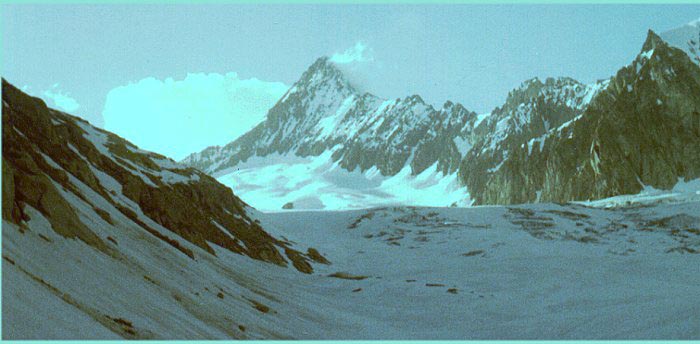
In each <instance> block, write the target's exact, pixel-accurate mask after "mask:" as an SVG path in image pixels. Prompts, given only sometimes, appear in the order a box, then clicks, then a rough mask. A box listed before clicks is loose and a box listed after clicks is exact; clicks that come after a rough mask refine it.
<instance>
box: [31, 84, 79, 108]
mask: <svg viewBox="0 0 700 344" xmlns="http://www.w3.org/2000/svg"><path fill="white" fill-rule="evenodd" d="M58 86H59V84H58V83H55V84H53V85H52V86H51V88H50V89H48V90H45V91H44V92H42V93H41V94H42V96H43V98H44V100H47V101H51V102H52V103H53V105H54V106H55V107H57V108H58V109H60V110H63V111H65V112H68V113H72V112H73V111H75V110H77V109H78V108H79V107H80V104H78V102H77V101H76V100H75V99H73V98H71V97H70V95H69V94H68V93H64V92H63V91H61V90H59V89H58ZM22 90H23V91H27V90H29V87H28V86H26V85H25V86H24V87H22Z"/></svg>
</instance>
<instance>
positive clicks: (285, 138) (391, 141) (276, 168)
mask: <svg viewBox="0 0 700 344" xmlns="http://www.w3.org/2000/svg"><path fill="white" fill-rule="evenodd" d="M478 119H479V116H477V115H476V114H475V113H473V112H470V111H468V110H466V109H465V108H464V107H463V106H461V105H460V104H453V103H451V102H447V103H445V105H444V106H443V107H442V108H441V109H434V108H433V107H432V106H430V105H427V104H426V103H425V102H424V101H423V100H422V99H421V98H420V97H419V96H417V95H414V96H411V97H407V98H404V99H394V100H385V99H380V98H378V97H376V96H374V95H372V94H369V93H359V92H358V91H357V90H356V89H355V88H354V87H353V86H352V85H350V83H349V82H348V81H347V79H346V78H345V77H344V76H343V74H342V73H341V72H340V71H339V70H338V68H337V67H336V66H335V65H334V64H333V63H331V62H330V61H329V60H328V58H326V57H323V58H320V59H318V60H317V61H316V62H315V63H314V64H313V65H311V67H309V69H308V70H307V71H306V72H304V74H303V75H302V76H301V78H300V80H299V81H297V82H296V83H295V84H294V85H293V86H292V88H291V89H290V90H289V91H288V92H287V94H285V95H284V97H282V99H280V101H279V102H278V103H277V104H276V105H275V106H274V107H273V108H272V109H271V110H270V111H269V113H268V115H267V119H266V120H265V121H264V122H263V123H261V124H260V125H258V126H257V127H255V128H254V129H252V130H251V131H250V132H248V133H247V134H245V135H243V136H242V137H240V138H239V139H237V140H235V141H234V142H232V143H230V144H228V145H226V146H224V147H210V148H207V149H205V150H204V151H202V152H200V153H196V154H192V155H190V156H189V157H187V158H186V159H184V160H183V163H184V164H186V165H189V166H192V167H196V168H198V169H201V170H202V171H205V172H207V173H209V174H211V175H213V176H216V177H217V178H218V179H219V180H220V181H222V182H223V183H225V184H227V185H230V186H232V187H234V188H235V189H236V190H239V191H238V192H242V193H246V194H247V193H248V192H253V193H259V196H258V197H254V199H256V200H261V201H262V203H258V204H256V205H257V206H261V207H262V208H266V206H268V205H269V208H272V209H280V207H281V206H282V204H284V203H286V202H295V203H296V205H297V207H298V206H302V207H304V206H305V205H306V207H311V208H334V207H340V208H345V207H351V208H352V207H367V206H370V205H381V204H384V203H385V202H390V203H391V202H400V201H397V200H396V196H397V193H396V192H395V191H392V190H395V188H394V186H395V185H396V184H404V182H409V183H411V182H412V183H420V184H422V185H421V186H424V188H423V189H425V190H424V191H425V192H424V193H422V194H423V195H427V194H428V193H431V192H432V191H429V190H432V189H430V187H429V186H428V187H427V189H426V187H425V186H426V185H428V184H430V186H435V184H436V183H437V181H441V180H443V179H444V180H446V181H447V179H445V176H451V181H448V182H447V183H443V184H445V185H440V186H437V188H439V189H440V192H441V193H443V194H444V193H446V190H448V189H450V191H451V193H452V197H447V198H446V199H444V200H443V202H445V204H442V205H450V204H451V203H455V202H459V201H461V200H464V199H465V198H466V193H465V192H464V190H459V189H460V187H459V186H458V185H456V184H457V183H456V174H455V172H456V170H457V168H458V166H459V162H460V161H461V159H462V157H463V154H464V152H466V151H467V150H468V149H469V146H470V145H471V142H472V137H471V132H472V128H473V127H474V124H475V123H476V122H477V121H478ZM251 165H252V166H253V167H250V168H248V167H249V166H251ZM292 166H297V167H298V168H297V169H294V168H293V167H292ZM263 168H267V169H268V170H270V171H269V172H270V173H266V172H265V171H263ZM298 169H302V170H304V169H305V170H310V169H313V171H311V172H309V173H299V172H301V171H298ZM241 170H242V171H241ZM281 170H286V171H295V174H289V175H285V174H284V171H281ZM355 171H356V173H352V172H355ZM247 172H248V173H247ZM280 172H282V173H280ZM420 174H423V179H421V178H418V179H416V178H414V177H415V176H417V175H420ZM397 175H400V176H399V177H397V178H394V179H392V178H389V177H395V176H397ZM438 175H439V177H438ZM448 178H449V177H448ZM271 179H275V180H274V181H273V180H271ZM428 179H430V180H431V181H427V182H426V180H428ZM348 180H352V181H351V182H349V183H348ZM290 181H292V182H291V183H290ZM299 184H302V186H299ZM249 186H250V188H249ZM299 187H305V188H306V191H305V192H297V194H298V195H299V196H294V195H290V192H291V190H292V189H297V188H299ZM418 189H420V186H419V187H418ZM263 190H264V192H262V193H261V191H263ZM319 190H323V192H320V193H322V194H323V196H322V198H324V199H323V200H322V199H321V196H318V194H319V192H318V191H319ZM413 191H414V192H417V191H416V189H413ZM406 194H410V193H409V192H407V193H406ZM336 196H337V197H336ZM265 200H273V202H272V203H270V204H267V203H264V201H265ZM448 201H449V203H447V202H448Z"/></svg>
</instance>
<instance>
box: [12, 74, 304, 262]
mask: <svg viewBox="0 0 700 344" xmlns="http://www.w3.org/2000/svg"><path fill="white" fill-rule="evenodd" d="M2 99H3V104H2V125H3V126H2V144H3V150H2V157H3V162H2V183H3V185H2V190H3V193H2V197H3V198H2V200H3V207H2V217H3V219H5V220H7V221H9V222H11V223H14V224H18V225H20V227H19V228H24V229H23V230H26V229H29V230H31V228H28V227H27V225H26V222H27V221H28V220H30V216H29V215H28V213H27V211H26V209H27V207H31V208H33V209H36V210H37V211H39V212H40V213H41V214H42V215H43V216H44V217H45V218H46V219H48V221H49V222H50V223H51V227H52V228H53V230H54V231H56V232H57V233H58V234H60V235H62V236H64V237H68V238H77V239H79V240H81V241H83V242H85V243H86V244H88V245H91V246H93V247H95V248H96V249H98V250H100V251H102V252H105V253H109V254H113V255H116V253H115V251H114V250H113V249H112V248H111V247H112V246H111V245H112V243H109V242H107V241H106V238H103V237H99V236H97V235H96V234H95V233H94V232H93V231H92V230H91V227H94V226H101V227H109V226H128V227H135V228H138V229H140V230H145V231H147V232H148V233H150V234H152V235H154V236H156V237H158V238H159V239H162V240H164V241H165V242H167V243H168V244H170V245H171V246H173V247H175V248H177V249H178V250H180V251H181V252H182V253H184V254H186V255H187V256H189V257H190V258H193V259H195V258H196V254H195V252H194V250H193V249H192V248H190V247H191V246H190V245H186V244H184V243H183V241H182V240H183V239H184V240H186V241H188V242H190V243H192V244H194V245H196V246H197V247H199V248H201V249H203V250H204V251H206V252H208V253H210V254H215V252H214V250H213V249H212V246H211V245H212V244H213V245H218V246H220V247H223V248H226V249H228V250H230V251H232V252H235V253H240V254H244V255H247V256H249V257H251V258H254V259H258V260H263V261H267V262H271V263H274V264H278V265H287V259H289V260H291V261H292V263H293V265H294V267H296V268H297V269H298V270H300V271H303V272H311V271H312V267H311V265H310V264H309V263H308V261H309V258H308V257H306V255H304V254H302V253H300V252H298V251H296V250H294V249H292V248H291V247H289V245H288V244H287V243H285V242H283V241H280V240H278V239H276V238H274V237H272V236H271V235H269V234H268V233H266V232H265V231H264V230H263V228H262V227H261V226H260V225H259V224H258V223H256V222H255V221H254V220H253V219H252V218H251V217H250V216H249V214H248V212H247V211H248V209H250V208H248V207H247V206H246V204H245V203H243V202H242V201H241V200H240V199H238V198H237V197H236V196H234V195H233V193H232V192H231V190H230V189H229V188H227V187H225V186H223V185H221V184H219V183H218V182H217V181H216V180H215V179H214V178H211V177H209V176H207V175H206V174H204V173H201V172H199V171H197V170H195V169H192V168H187V167H184V166H181V165H179V164H177V163H175V162H173V161H172V160H169V159H166V158H165V157H163V156H160V155H158V154H155V153H150V152H146V151H142V150H139V149H138V148H137V147H135V146H134V145H132V144H131V143H129V142H127V141H126V140H123V139H121V138H119V137H118V136H116V135H114V134H111V133H108V132H105V131H103V130H100V129H97V128H94V127H92V126H90V125H89V124H88V123H87V122H85V121H83V120H81V119H79V118H76V117H73V116H70V115H68V114H65V113H62V112H59V111H56V110H53V109H49V108H47V107H46V104H45V103H44V102H43V101H41V100H40V99H38V98H33V97H30V96H28V95H26V94H24V93H22V92H21V91H19V90H18V89H16V88H15V87H14V86H12V85H10V84H9V83H7V82H6V81H5V80H3V81H2ZM77 204H81V205H82V207H83V208H81V206H78V205H77ZM115 217H119V218H115ZM159 226H162V228H166V229H168V230H169V231H171V232H170V233H168V232H167V231H162V230H159V229H156V227H159ZM188 246H190V247H188ZM285 256H286V258H285Z"/></svg>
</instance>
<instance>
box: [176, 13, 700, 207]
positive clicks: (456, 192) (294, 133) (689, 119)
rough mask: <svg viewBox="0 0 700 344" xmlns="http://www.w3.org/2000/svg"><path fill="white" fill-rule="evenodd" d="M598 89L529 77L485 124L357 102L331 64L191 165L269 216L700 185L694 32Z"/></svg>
mask: <svg viewBox="0 0 700 344" xmlns="http://www.w3.org/2000/svg"><path fill="white" fill-rule="evenodd" d="M662 36H663V37H664V38H665V39H666V41H665V40H664V39H662V38H661V37H659V36H658V35H656V34H655V33H654V32H652V31H649V33H648V37H647V39H646V41H645V42H644V44H643V47H642V49H641V51H640V53H639V54H638V56H637V57H636V58H635V60H634V61H632V63H631V64H629V65H627V66H625V67H623V68H622V69H620V70H619V71H618V72H617V73H616V75H615V76H613V77H611V78H610V79H607V80H600V81H598V82H595V83H593V84H588V85H586V84H582V83H580V82H578V81H576V80H573V79H571V78H556V79H555V78H548V79H546V80H540V79H537V78H535V79H531V80H528V81H525V82H524V83H523V84H522V85H520V87H518V88H516V89H514V90H513V91H511V92H510V93H509V95H508V97H507V99H506V102H505V103H504V104H503V105H502V106H500V107H497V108H496V109H494V110H493V111H491V112H490V113H488V114H476V113H474V112H472V111H469V110H468V109H466V108H465V107H464V106H462V105H461V104H457V103H452V102H446V103H445V104H444V105H443V106H442V108H440V109H435V108H433V107H432V106H430V105H428V104H426V103H425V102H424V101H423V100H422V99H421V97H420V96H418V95H413V96H410V97H406V98H403V99H389V100H387V99H381V98H379V97H377V96H374V95H372V94H370V93H361V92H359V91H357V90H356V89H355V88H354V87H353V86H352V85H351V83H350V82H348V80H347V78H345V76H344V75H343V73H342V72H341V71H340V70H339V69H338V68H337V67H336V66H335V65H334V64H333V63H331V62H330V61H329V60H328V59H327V58H325V57H322V58H320V59H318V60H317V61H316V62H314V63H313V64H312V65H311V66H310V67H309V68H308V70H307V71H306V72H304V73H303V74H302V76H301V78H300V79H299V81H297V82H296V83H294V85H293V86H292V87H291V88H290V90H289V91H288V92H287V93H286V94H285V95H284V96H283V97H282V98H281V99H280V100H279V101H278V102H277V104H276V105H275V106H274V107H273V108H272V109H270V111H269V112H268V115H267V118H266V120H265V121H264V122H262V123H260V124H259V125H258V126H256V127H255V128H254V129H252V130H251V131H250V132H248V133H246V134H245V135H243V136H241V137H240V138H238V139H236V140H235V141H233V142H231V143H229V144H227V145H225V146H223V147H219V146H215V147H209V148H207V149H205V150H203V151H202V152H199V153H195V154H192V155H190V156H188V157H187V158H186V159H184V160H183V161H182V163H183V164H185V165H188V166H191V167H195V168H197V169H200V170H202V171H204V172H206V173H208V174H210V175H212V176H215V177H217V178H218V179H219V180H220V181H221V182H223V183H224V184H226V185H229V186H231V187H233V188H234V189H235V190H238V192H239V193H240V194H241V195H242V197H244V198H245V199H247V200H249V201H250V202H251V203H252V204H254V205H256V206H259V207H261V208H263V209H279V208H280V207H281V206H282V205H283V204H287V208H292V207H294V206H296V207H297V208H299V207H301V208H326V209H334V208H361V207H367V206H373V205H383V204H395V203H401V204H415V205H435V206H448V205H469V204H511V203H524V202H539V201H556V202H564V201H571V200H588V199H598V198H604V197H609V196H614V195H620V194H629V193H637V192H639V191H640V190H641V189H642V188H644V187H647V186H651V187H655V188H662V189H668V188H671V187H673V186H674V184H675V183H676V182H677V181H678V180H679V179H681V180H690V179H695V178H698V177H700V161H699V160H698V157H700V154H699V153H700V137H699V136H698V135H700V134H699V132H698V126H699V125H700V124H699V123H700V117H698V116H699V115H698V111H700V103H699V101H700V98H699V97H700V79H698V77H699V75H700V70H699V69H698V64H697V63H698V62H699V61H700V58H698V50H697V47H698V39H699V38H700V37H699V36H700V28H698V24H697V23H691V24H688V25H686V26H684V27H682V28H679V29H677V30H672V31H669V32H667V33H664V34H663V35H662Z"/></svg>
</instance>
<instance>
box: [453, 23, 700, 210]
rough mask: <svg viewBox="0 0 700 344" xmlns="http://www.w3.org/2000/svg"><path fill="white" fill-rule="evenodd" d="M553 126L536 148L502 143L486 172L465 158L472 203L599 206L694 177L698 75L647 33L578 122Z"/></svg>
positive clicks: (699, 148) (697, 169)
mask: <svg viewBox="0 0 700 344" xmlns="http://www.w3.org/2000/svg"><path fill="white" fill-rule="evenodd" d="M561 113H565V112H561ZM563 120H566V118H563V119H562V120H560V121H559V123H562V121H563ZM553 127H555V128H556V129H554V130H550V131H549V132H547V133H545V134H544V135H543V136H542V137H540V138H538V139H537V141H538V142H537V143H539V144H533V142H532V141H526V140H524V139H517V138H516V136H512V135H511V136H508V139H511V140H512V142H511V144H510V145H509V146H508V147H507V150H505V152H507V154H504V157H503V158H502V160H501V162H500V163H499V168H497V169H495V170H489V171H487V172H488V173H484V170H485V166H484V165H486V166H488V163H486V162H483V161H482V159H480V156H479V154H478V152H474V151H472V152H470V155H469V156H468V157H467V158H466V159H465V160H464V162H463V164H462V168H461V170H460V175H461V176H462V178H463V180H464V182H465V183H466V184H467V186H468V188H469V190H470V193H471V194H472V197H473V199H475V201H476V202H477V203H479V204H508V203H523V202H534V201H557V202H562V201H569V200H586V199H598V198H605V197H609V196H614V195H620V194H635V193H638V192H639V191H640V190H641V189H642V188H643V187H644V186H646V185H648V186H652V187H655V188H659V189H670V188H672V187H673V186H674V185H675V184H676V183H677V182H678V180H679V179H684V180H686V181H687V180H690V179H695V178H698V177H700V69H698V66H697V65H696V64H694V63H693V62H692V61H691V59H690V58H689V57H688V55H686V54H685V53H684V52H683V51H681V50H679V49H676V48H673V47H670V46H669V45H668V44H667V43H666V42H664V41H663V40H661V39H660V38H659V37H658V36H657V35H656V34H655V33H653V32H651V31H650V32H649V34H648V37H647V40H646V42H645V43H644V46H643V48H642V51H641V52H640V54H639V55H638V56H637V58H636V59H635V60H634V61H633V62H632V63H631V64H630V65H628V66H626V67H624V68H622V69H621V70H620V71H618V73H617V74H616V75H615V76H614V77H613V78H612V79H611V80H610V81H609V85H607V87H605V88H604V90H602V91H601V92H600V93H599V94H598V95H597V96H595V97H593V98H592V101H591V103H590V105H589V106H588V107H587V108H586V109H585V111H583V112H582V114H581V116H578V117H574V118H571V116H569V121H568V122H564V123H563V124H561V125H560V126H556V124H555V125H554V126H553ZM487 161H489V160H488V159H487ZM489 162H490V163H493V161H489Z"/></svg>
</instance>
